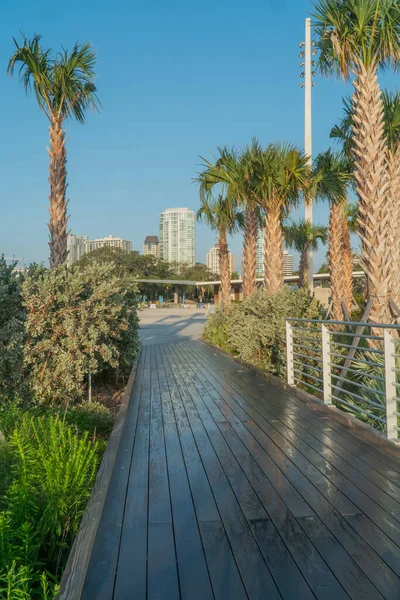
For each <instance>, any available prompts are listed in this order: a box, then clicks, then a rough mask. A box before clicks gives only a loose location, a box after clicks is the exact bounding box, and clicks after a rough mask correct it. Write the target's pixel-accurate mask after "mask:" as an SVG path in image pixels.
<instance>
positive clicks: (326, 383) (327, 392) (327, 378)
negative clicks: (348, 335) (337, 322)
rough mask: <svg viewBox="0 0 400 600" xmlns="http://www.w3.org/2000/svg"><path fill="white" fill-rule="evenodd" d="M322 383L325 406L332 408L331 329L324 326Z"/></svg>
mask: <svg viewBox="0 0 400 600" xmlns="http://www.w3.org/2000/svg"><path fill="white" fill-rule="evenodd" d="M321 333H322V381H323V394H324V404H327V405H328V406H330V405H331V404H332V398H331V393H332V391H331V384H332V380H331V368H330V366H329V363H330V358H329V354H330V334H329V329H328V328H327V327H326V326H325V325H322V331H321Z"/></svg>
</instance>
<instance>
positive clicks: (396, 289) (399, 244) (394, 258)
mask: <svg viewBox="0 0 400 600" xmlns="http://www.w3.org/2000/svg"><path fill="white" fill-rule="evenodd" d="M387 166H388V178H389V195H388V202H387V204H386V208H387V212H388V218H387V230H388V231H387V261H388V263H389V265H390V272H389V274H390V283H389V294H390V296H391V297H392V299H393V300H394V301H395V302H396V304H397V305H398V306H399V304H400V231H399V223H400V148H398V149H397V150H396V152H391V151H390V150H389V151H388V153H387Z"/></svg>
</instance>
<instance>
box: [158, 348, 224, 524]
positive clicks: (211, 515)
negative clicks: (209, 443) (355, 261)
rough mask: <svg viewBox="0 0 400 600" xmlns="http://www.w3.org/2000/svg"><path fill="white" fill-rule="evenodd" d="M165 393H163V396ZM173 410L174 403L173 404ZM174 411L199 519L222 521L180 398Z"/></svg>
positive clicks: (163, 380) (161, 368) (162, 375)
mask: <svg viewBox="0 0 400 600" xmlns="http://www.w3.org/2000/svg"><path fill="white" fill-rule="evenodd" d="M156 352H157V363H158V367H159V368H158V376H159V382H160V388H161V390H165V393H166V394H168V395H169V388H168V383H167V379H166V376H165V371H164V364H163V361H162V357H161V356H160V354H159V350H158V349H157V350H156ZM163 393H164V392H163V391H162V394H163ZM171 410H172V403H171ZM173 410H174V411H175V415H176V424H177V427H178V433H179V439H180V443H181V446H182V452H183V457H184V461H185V466H186V470H187V474H188V478H189V483H190V489H191V492H192V497H193V502H194V506H195V509H196V514H197V519H198V520H199V521H220V515H219V512H218V510H217V506H216V504H215V500H214V497H213V495H212V492H211V488H210V485H209V482H208V479H207V475H206V473H205V470H204V467H203V464H202V462H201V459H200V456H199V453H198V451H197V447H196V443H195V440H194V437H193V433H192V431H191V429H190V425H189V421H188V419H187V417H186V413H185V410H184V408H183V405H182V403H181V402H180V398H176V399H175V402H174V407H173Z"/></svg>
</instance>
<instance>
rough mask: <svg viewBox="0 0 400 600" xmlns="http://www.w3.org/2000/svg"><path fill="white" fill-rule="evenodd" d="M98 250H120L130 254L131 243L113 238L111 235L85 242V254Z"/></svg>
mask: <svg viewBox="0 0 400 600" xmlns="http://www.w3.org/2000/svg"><path fill="white" fill-rule="evenodd" d="M99 248H121V250H125V252H132V242H130V241H128V240H124V239H122V238H117V237H114V236H113V235H108V236H107V237H103V238H98V239H97V240H88V241H87V242H86V252H93V250H98V249H99Z"/></svg>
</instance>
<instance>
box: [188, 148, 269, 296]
mask: <svg viewBox="0 0 400 600" xmlns="http://www.w3.org/2000/svg"><path fill="white" fill-rule="evenodd" d="M217 152H218V154H217V156H216V157H214V161H212V162H211V161H209V160H207V159H205V158H203V157H201V159H202V161H203V167H204V169H203V171H202V172H200V173H199V174H198V177H196V178H195V181H197V182H198V183H200V190H201V192H200V193H201V194H202V195H203V197H204V198H208V197H209V195H210V194H211V195H212V194H213V193H214V190H215V189H217V190H219V191H220V192H221V194H222V195H223V196H224V197H225V198H227V199H229V200H230V201H232V202H236V203H238V204H240V206H241V208H242V209H243V210H244V216H243V220H244V226H243V228H244V234H243V257H242V273H243V296H244V297H245V298H246V297H247V296H250V295H251V294H252V293H253V291H254V289H255V286H256V266H257V233H258V228H259V221H260V216H259V207H258V205H257V203H256V202H255V200H254V194H253V191H252V184H253V166H254V165H253V164H252V162H251V153H250V150H249V149H246V150H245V151H244V152H243V153H242V154H239V153H238V152H237V151H236V150H235V149H234V148H227V147H219V148H218V149H217Z"/></svg>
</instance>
